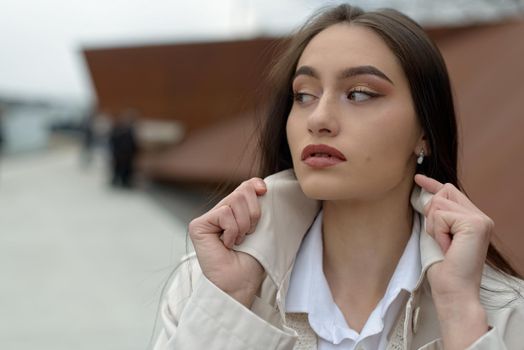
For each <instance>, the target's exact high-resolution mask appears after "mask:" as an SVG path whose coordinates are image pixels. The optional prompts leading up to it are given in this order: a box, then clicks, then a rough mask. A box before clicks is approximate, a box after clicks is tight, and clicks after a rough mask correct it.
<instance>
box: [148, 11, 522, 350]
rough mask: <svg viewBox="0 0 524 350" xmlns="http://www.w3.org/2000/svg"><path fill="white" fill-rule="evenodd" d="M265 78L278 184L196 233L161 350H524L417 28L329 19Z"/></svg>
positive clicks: (387, 19)
mask: <svg viewBox="0 0 524 350" xmlns="http://www.w3.org/2000/svg"><path fill="white" fill-rule="evenodd" d="M270 78H271V79H270V81H271V82H272V85H271V86H270V90H271V92H272V99H271V101H270V110H269V113H268V117H267V120H266V122H267V123H266V127H265V129H264V130H263V133H262V142H261V153H262V157H263V160H262V170H261V177H266V176H268V175H271V174H273V175H271V176H269V177H266V178H265V180H262V179H261V178H253V179H251V180H249V181H246V182H244V183H243V184H241V185H240V186H239V187H238V188H237V189H236V190H235V191H233V192H232V193H231V194H230V195H229V196H227V197H226V198H224V199H223V200H222V201H221V202H220V203H219V204H218V205H216V206H215V207H214V208H213V209H212V210H210V211H209V212H207V213H206V214H204V215H202V216H201V217H199V218H197V219H195V220H193V221H192V222H191V224H190V226H189V234H190V237H191V239H192V241H193V244H194V247H195V253H196V254H193V255H190V256H188V257H186V258H185V259H184V263H183V265H182V266H181V267H180V268H179V269H178V270H177V272H176V275H175V277H174V281H173V284H172V287H171V288H170V290H169V292H168V293H167V296H166V302H165V303H164V306H163V310H162V318H163V321H164V329H163V331H162V333H161V334H160V336H159V339H158V341H157V344H156V349H184V350H185V349H320V350H326V349H366V350H371V349H426V350H428V349H441V348H445V349H447V350H451V349H465V348H469V349H524V335H523V334H522V330H523V329H524V328H523V327H524V299H523V298H522V295H521V294H520V293H521V290H522V289H521V288H522V283H521V280H519V279H518V278H517V274H516V273H515V271H514V270H513V269H512V268H511V267H510V266H509V265H508V264H507V263H506V262H505V261H504V259H503V258H502V257H501V256H500V255H499V254H498V253H497V251H496V250H495V249H494V248H493V247H492V246H491V245H490V236H491V234H492V232H493V226H494V224H493V221H492V220H491V219H490V218H489V217H488V216H486V215H485V214H484V213H482V212H481V211H480V210H479V209H478V208H477V207H476V206H475V205H474V204H473V203H472V202H471V201H470V200H469V199H468V198H467V197H466V196H465V195H464V194H463V193H462V192H461V191H460V189H459V188H460V187H459V183H458V180H457V133H456V123H455V112H454V108H453V101H452V96H451V88H450V84H449V79H448V75H447V71H446V68H445V65H444V62H443V60H442V57H441V55H440V53H439V52H438V50H437V49H436V48H435V46H434V45H433V44H432V43H431V42H430V40H429V39H428V38H427V36H426V35H425V33H424V32H423V30H422V29H421V28H420V27H419V26H418V25H417V24H416V23H414V22H413V21H411V20H410V19H409V18H407V17H405V16H404V15H402V14H400V13H398V12H396V11H393V10H380V11H374V12H363V11H362V10H360V9H359V8H355V7H351V6H349V5H340V6H337V7H333V8H328V9H325V10H323V11H322V12H320V13H319V14H317V15H316V16H313V17H312V18H311V19H310V20H309V21H308V22H307V23H306V24H305V25H304V26H303V27H302V28H301V29H300V30H299V31H298V32H297V33H295V34H294V36H293V37H292V38H291V41H290V43H289V46H288V48H287V50H286V51H285V52H284V53H283V55H282V57H281V58H280V60H279V62H278V63H277V64H276V66H275V67H274V69H273V71H272V74H271V76H270ZM416 174H417V175H416ZM422 174H425V175H422ZM486 262H487V264H486Z"/></svg>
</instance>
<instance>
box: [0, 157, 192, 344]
mask: <svg viewBox="0 0 524 350" xmlns="http://www.w3.org/2000/svg"><path fill="white" fill-rule="evenodd" d="M103 161H104V159H103V157H101V156H100V155H98V156H96V157H95V158H94V161H93V163H92V164H91V166H90V167H88V168H83V167H82V166H81V165H80V161H79V153H78V150H77V149H76V148H74V147H73V148H72V147H66V148H59V149H55V150H53V151H45V152H42V153H39V154H31V155H22V156H17V157H14V156H11V157H8V158H3V159H1V160H0V349H3V350H25V349H40V350H61V349H68V350H70V349H77V350H81V349H86V350H87V349H90V350H93V349H97V350H98V349H114V350H120V349H121V350H124V349H126V350H129V349H137V350H138V349H146V348H147V346H148V341H149V338H150V336H151V332H152V331H153V326H154V321H155V313H156V310H157V306H158V304H159V296H160V291H161V288H162V286H163V284H164V282H165V281H166V279H167V277H168V275H169V273H170V272H171V270H172V269H173V267H174V266H175V262H176V261H178V259H179V258H180V256H181V255H182V254H183V253H184V252H185V250H186V248H185V230H186V224H185V222H183V220H180V219H177V218H176V215H173V213H171V212H170V210H171V209H168V208H167V207H166V206H163V205H161V204H159V203H158V202H157V201H155V200H154V199H153V198H151V196H149V195H148V194H147V193H145V192H144V191H140V190H134V191H123V190H115V189H111V188H109V187H108V186H107V177H106V174H105V168H104V166H103V163H104V162H103ZM182 203H183V202H182ZM178 205H182V206H184V204H180V203H179V204H178ZM182 209H183V210H185V211H186V212H187V208H182Z"/></svg>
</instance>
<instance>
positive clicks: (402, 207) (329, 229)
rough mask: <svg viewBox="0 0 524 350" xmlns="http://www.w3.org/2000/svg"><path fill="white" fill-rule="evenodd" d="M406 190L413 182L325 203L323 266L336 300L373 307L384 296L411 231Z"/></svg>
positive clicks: (410, 212)
mask: <svg viewBox="0 0 524 350" xmlns="http://www.w3.org/2000/svg"><path fill="white" fill-rule="evenodd" d="M410 193H411V183H409V184H405V185H400V186H398V188H395V189H393V190H392V191H390V192H388V193H387V194H386V195H385V196H383V197H381V198H378V199H373V200H369V201H363V200H358V201H357V200H347V201H325V202H324V203H323V225H322V231H323V246H324V254H323V268H324V273H325V275H326V279H327V281H328V284H329V286H330V289H331V291H332V294H333V297H334V298H335V301H336V302H337V304H340V303H339V302H341V303H344V304H354V303H358V304H367V308H369V307H371V306H372V308H374V307H375V305H376V304H377V303H378V301H380V299H381V298H382V297H383V295H384V293H385V291H386V288H387V285H388V283H389V280H390V279H391V276H392V275H393V272H394V271H395V268H396V265H397V263H398V261H399V260H400V257H401V256H402V253H403V251H404V248H405V247H406V244H407V242H408V240H409V237H410V235H411V228H412V222H413V211H412V209H411V206H410V204H409V196H410ZM354 286H358V288H354ZM337 299H338V300H337ZM341 299H343V300H341Z"/></svg>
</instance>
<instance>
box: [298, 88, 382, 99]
mask: <svg viewBox="0 0 524 350" xmlns="http://www.w3.org/2000/svg"><path fill="white" fill-rule="evenodd" d="M353 93H361V94H365V95H368V96H369V97H370V98H375V97H380V96H382V95H381V94H379V93H376V92H373V91H370V90H366V89H363V88H355V89H352V90H349V91H348V92H347V93H346V94H345V95H346V96H347V97H348V98H349V96H350V95H351V94H353ZM304 96H313V95H312V94H308V93H305V92H293V101H295V102H298V103H301V102H302V101H301V98H302V97H304Z"/></svg>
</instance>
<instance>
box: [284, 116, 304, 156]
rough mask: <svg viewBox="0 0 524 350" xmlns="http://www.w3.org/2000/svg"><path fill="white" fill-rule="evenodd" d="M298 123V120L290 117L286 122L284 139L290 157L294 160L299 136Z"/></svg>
mask: <svg viewBox="0 0 524 350" xmlns="http://www.w3.org/2000/svg"><path fill="white" fill-rule="evenodd" d="M300 127H301V125H300V122H299V120H298V118H294V117H293V116H292V115H290V116H289V117H288V119H287V122H286V137H287V142H288V145H289V149H290V151H291V156H292V157H293V158H294V157H295V154H296V148H297V147H298V145H297V143H298V140H299V135H300Z"/></svg>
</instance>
